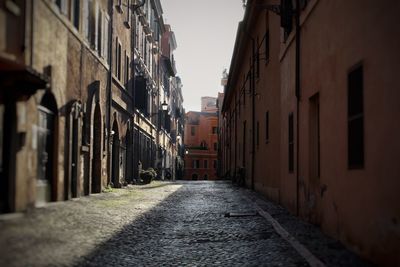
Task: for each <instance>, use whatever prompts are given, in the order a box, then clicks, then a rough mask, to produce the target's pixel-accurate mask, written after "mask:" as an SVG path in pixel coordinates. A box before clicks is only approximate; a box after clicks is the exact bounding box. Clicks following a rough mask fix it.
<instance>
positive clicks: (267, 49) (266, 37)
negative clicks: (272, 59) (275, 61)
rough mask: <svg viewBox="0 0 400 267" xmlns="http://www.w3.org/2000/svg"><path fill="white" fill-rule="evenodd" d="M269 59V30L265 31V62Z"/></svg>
mask: <svg viewBox="0 0 400 267" xmlns="http://www.w3.org/2000/svg"><path fill="white" fill-rule="evenodd" d="M268 60H269V30H268V31H267V32H266V33H265V64H267V63H268Z"/></svg>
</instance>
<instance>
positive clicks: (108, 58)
mask: <svg viewBox="0 0 400 267" xmlns="http://www.w3.org/2000/svg"><path fill="white" fill-rule="evenodd" d="M133 2H134V1H130V0H120V1H110V0H109V1H107V0H98V1H96V0H87V1H78V0H60V1H58V0H57V1H55V0H39V1H32V0H31V1H1V2H0V20H1V21H2V22H4V23H1V26H0V77H1V78H0V88H1V89H0V124H1V127H0V150H1V153H0V155H1V156H0V170H1V194H0V195H1V200H0V209H1V211H0V212H1V213H5V212H16V211H24V210H26V209H28V208H30V207H35V206H38V205H43V204H45V203H46V202H49V201H60V200H67V199H71V198H76V197H80V196H84V195H89V194H92V193H100V192H101V191H102V189H104V188H105V187H106V186H109V185H112V186H114V187H120V186H122V185H124V184H126V183H130V182H134V181H137V180H138V175H139V169H140V168H149V167H154V168H155V167H156V166H157V163H156V161H157V159H158V158H159V157H162V156H160V155H161V154H160V153H159V151H160V150H159V146H160V145H159V144H160V139H161V138H160V136H161V135H162V133H161V132H162V130H163V129H165V127H163V126H162V125H161V124H162V123H161V122H162V121H161V117H162V116H163V114H164V113H163V112H161V106H162V104H163V103H164V102H165V103H166V105H165V107H166V111H165V112H166V113H171V111H172V107H171V105H170V101H169V98H163V96H164V91H165V89H164V88H163V85H162V77H164V76H165V75H164V73H163V69H162V68H161V65H162V51H161V45H162V43H163V38H162V37H163V35H164V34H165V33H166V32H171V30H170V27H166V25H164V22H163V17H162V7H161V3H160V1H157V0H156V1H144V2H143V3H142V4H141V5H133ZM135 3H136V2H135ZM15 32H18V34H15ZM164 42H167V43H169V42H172V40H171V39H168V40H166V41H164ZM173 47H174V48H176V43H175V45H173ZM172 50H173V49H172ZM171 56H173V53H172V51H171V53H170V55H169V57H167V61H168V60H171ZM175 73H176V71H175ZM172 76H175V75H171V74H168V75H167V78H166V79H167V82H168V83H172V78H171V77H172ZM179 90H182V89H181V87H180V88H179ZM180 92H181V91H180ZM180 96H181V93H180ZM163 100H166V101H163ZM174 103H175V102H174ZM182 103H183V99H182V98H180V100H179V101H176V106H175V107H174V108H175V109H179V110H183V108H182ZM175 118H176V117H175ZM163 119H164V121H163V125H166V124H168V123H167V121H168V120H170V121H172V119H171V117H170V116H164V117H163ZM175 120H177V119H175ZM181 123H183V122H182V121H181ZM181 134H182V133H181ZM165 138H166V139H167V141H166V142H167V143H170V144H171V147H174V146H175V147H176V146H177V145H176V143H177V142H176V141H174V140H172V137H171V132H170V131H169V132H168V131H167V132H166V137H165ZM175 150H176V149H175ZM170 154H171V157H172V158H171V161H175V160H176V157H177V155H178V153H173V152H172V151H171V153H170Z"/></svg>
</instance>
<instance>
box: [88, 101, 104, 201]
mask: <svg viewBox="0 0 400 267" xmlns="http://www.w3.org/2000/svg"><path fill="white" fill-rule="evenodd" d="M90 129H91V131H90V132H91V136H92V137H91V146H90V147H91V149H90V150H91V168H92V170H91V191H92V193H100V192H101V169H102V164H101V161H102V156H101V154H102V147H101V144H102V115H101V108H100V104H99V103H97V104H96V106H95V108H94V111H93V120H92V123H91V127H90Z"/></svg>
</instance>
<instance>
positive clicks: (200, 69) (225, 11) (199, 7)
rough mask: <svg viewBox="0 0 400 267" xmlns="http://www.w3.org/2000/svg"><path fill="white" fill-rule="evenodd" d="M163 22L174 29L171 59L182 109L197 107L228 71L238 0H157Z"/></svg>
mask: <svg viewBox="0 0 400 267" xmlns="http://www.w3.org/2000/svg"><path fill="white" fill-rule="evenodd" d="M161 5H162V8H163V11H164V15H163V16H164V21H165V23H166V24H170V25H171V28H172V30H173V31H174V32H175V37H176V41H177V44H178V48H177V49H176V50H175V52H174V55H175V61H176V68H177V71H178V75H179V76H180V77H181V79H182V83H183V88H182V90H183V98H184V103H183V105H184V108H185V109H186V112H187V111H191V110H193V111H199V110H200V98H201V97H202V96H214V97H216V96H217V93H218V92H222V91H223V88H222V86H221V77H222V71H223V69H224V68H227V69H228V70H229V65H230V61H231V57H232V52H233V47H234V44H235V37H236V30H237V27H238V23H239V21H241V20H242V18H243V12H244V11H243V7H242V0H161Z"/></svg>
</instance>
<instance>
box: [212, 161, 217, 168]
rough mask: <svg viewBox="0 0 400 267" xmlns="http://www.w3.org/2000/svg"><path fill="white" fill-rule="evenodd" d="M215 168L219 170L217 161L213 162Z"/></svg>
mask: <svg viewBox="0 0 400 267" xmlns="http://www.w3.org/2000/svg"><path fill="white" fill-rule="evenodd" d="M213 167H214V169H216V168H217V161H216V160H214V161H213Z"/></svg>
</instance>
